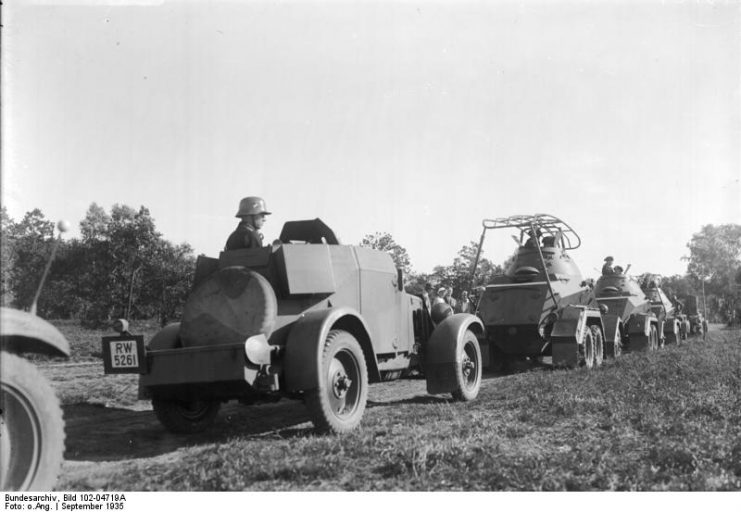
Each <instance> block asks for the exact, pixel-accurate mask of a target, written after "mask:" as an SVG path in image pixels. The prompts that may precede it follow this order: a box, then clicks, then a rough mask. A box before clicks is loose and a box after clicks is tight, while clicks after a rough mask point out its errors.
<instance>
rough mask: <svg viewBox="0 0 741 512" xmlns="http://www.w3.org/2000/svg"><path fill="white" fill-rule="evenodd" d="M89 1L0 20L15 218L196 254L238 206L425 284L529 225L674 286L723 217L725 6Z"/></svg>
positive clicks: (735, 74)
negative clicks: (516, 225)
mask: <svg viewBox="0 0 741 512" xmlns="http://www.w3.org/2000/svg"><path fill="white" fill-rule="evenodd" d="M103 3H106V2H94V3H93V2H91V1H84V0H83V1H80V0H76V1H70V2H64V1H56V2H54V1H47V0H44V1H30V0H14V1H12V2H6V3H5V4H4V5H3V25H4V28H3V34H2V35H3V40H2V67H3V69H2V77H3V84H2V85H3V89H2V99H3V105H2V107H3V108H2V143H3V147H2V203H3V205H5V206H6V207H7V208H8V211H9V213H10V215H11V217H13V218H14V219H16V220H19V219H20V218H22V216H23V214H24V213H25V212H27V211H29V210H31V209H33V208H40V209H41V210H42V211H43V212H44V214H45V215H46V217H47V218H49V219H52V220H56V219H59V218H65V219H68V220H69V221H70V222H72V223H73V225H74V226H75V228H76V229H75V230H74V232H73V233H72V234H73V236H78V235H79V231H78V229H77V227H78V225H79V222H80V220H82V218H83V216H84V214H85V212H86V210H87V209H88V207H89V206H90V204H91V203H92V202H96V203H98V204H99V205H101V206H103V207H104V208H105V209H106V210H107V211H110V207H111V206H112V205H113V204H114V203H122V204H127V205H130V206H132V207H135V208H138V207H139V206H142V205H143V206H146V207H147V208H149V209H150V211H151V213H152V216H153V217H154V218H155V220H156V224H157V227H158V229H159V230H160V231H161V232H162V233H163V235H164V236H165V238H167V239H168V240H171V241H173V242H175V243H180V242H188V243H189V244H191V245H192V246H193V247H194V249H195V251H196V253H206V254H209V255H216V254H218V252H219V251H220V250H221V249H222V248H223V245H224V242H225V240H226V238H227V236H228V235H229V233H230V232H231V231H232V230H233V229H234V227H235V225H236V219H235V218H234V214H235V213H236V210H237V205H238V203H239V200H240V199H241V198H242V197H243V196H248V195H259V196H262V197H264V198H265V199H266V201H267V205H268V207H269V209H271V210H272V211H273V212H274V214H273V215H272V216H271V217H270V218H269V220H268V223H267V225H266V227H265V229H264V231H265V237H266V240H272V239H274V238H276V237H277V236H278V234H279V232H280V228H281V226H282V224H283V222H285V221H287V220H295V219H308V218H314V217H319V218H321V219H322V220H324V221H325V222H326V223H327V224H328V225H330V226H331V227H332V228H333V229H334V230H335V232H336V234H337V235H338V236H339V237H340V239H341V241H342V242H344V243H358V242H359V241H360V240H361V239H362V237H363V236H364V235H366V234H368V233H373V232H376V231H387V232H389V233H391V234H392V235H393V237H394V238H395V239H396V241H397V242H399V243H400V244H401V245H402V246H404V247H406V248H407V250H408V252H409V254H410V257H411V260H412V265H413V267H414V269H415V270H418V271H425V272H426V271H430V270H431V269H432V267H433V266H434V265H437V264H449V263H450V262H452V259H453V258H454V257H455V255H456V253H457V251H458V250H459V249H460V248H461V247H462V246H463V245H465V244H467V243H468V242H469V241H471V240H477V239H478V237H479V235H480V232H481V220H482V219H483V218H493V217H502V216H509V215H514V214H527V213H537V212H545V213H550V214H553V215H556V216H558V217H561V218H562V219H564V220H565V221H566V222H567V223H569V224H570V225H571V226H572V227H573V228H574V229H575V230H576V231H577V232H578V233H579V234H580V235H581V238H582V247H581V248H579V249H577V250H576V251H575V252H573V253H572V256H573V257H574V258H575V260H576V261H577V263H578V264H579V266H580V267H581V270H582V272H583V273H584V274H585V276H594V275H595V274H596V270H595V269H596V268H599V267H600V266H601V264H602V259H603V257H604V256H605V255H607V254H610V255H612V256H614V257H615V259H616V263H617V264H621V265H623V266H625V265H626V264H628V263H631V264H632V269H633V270H634V271H635V272H645V271H652V272H657V273H661V274H665V275H671V274H675V273H683V272H684V270H685V268H686V264H685V263H684V262H683V261H681V259H680V258H681V257H682V256H683V255H686V254H687V250H686V247H685V245H686V243H687V242H688V241H689V239H690V238H691V236H692V234H693V233H695V232H697V231H699V230H700V228H701V226H702V225H704V224H722V223H730V222H733V223H741V188H740V185H739V178H741V143H740V141H741V101H740V92H741V87H740V85H741V84H740V80H741V78H740V77H741V36H740V34H741V23H740V21H741V16H740V7H739V6H741V3H739V2H724V1H684V2H681V1H677V2H672V1H665V2H661V1H652V2H649V1H640V2H638V1H636V2H622V1H621V2H617V1H616V2H587V1H571V2H535V1H512V2H452V1H449V2H436V3H432V2H423V1H419V2H414V1H406V2H373V1H365V2H326V1H322V2H305V1H302V2H273V1H271V2H268V1H261V2H225V1H212V2H186V1H172V2H164V3H163V2H148V1H144V0H138V1H135V2H122V1H115V2H107V4H108V5H101V4H103ZM508 235H509V234H507V235H505V236H501V237H498V238H495V239H494V240H493V241H492V242H493V243H492V244H490V245H489V246H488V247H487V253H486V256H488V257H489V258H491V259H492V260H494V261H495V262H501V261H503V260H504V259H505V258H506V257H507V256H508V255H509V254H510V253H511V252H512V250H513V249H514V244H513V243H512V241H511V239H510V238H509V236H508Z"/></svg>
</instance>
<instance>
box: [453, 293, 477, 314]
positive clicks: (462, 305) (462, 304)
mask: <svg viewBox="0 0 741 512" xmlns="http://www.w3.org/2000/svg"><path fill="white" fill-rule="evenodd" d="M472 309H473V305H472V304H471V301H470V300H469V299H468V292H467V291H466V290H463V291H462V292H461V300H459V301H458V305H457V307H456V308H455V312H456V313H470V312H471V310H472Z"/></svg>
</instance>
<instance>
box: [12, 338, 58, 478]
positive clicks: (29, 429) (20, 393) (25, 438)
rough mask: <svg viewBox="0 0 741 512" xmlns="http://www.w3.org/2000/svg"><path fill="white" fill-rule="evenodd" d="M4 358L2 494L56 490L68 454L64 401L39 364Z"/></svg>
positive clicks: (20, 359)
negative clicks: (61, 468) (42, 373)
mask: <svg viewBox="0 0 741 512" xmlns="http://www.w3.org/2000/svg"><path fill="white" fill-rule="evenodd" d="M0 357H1V359H0V365H1V366H2V372H0V375H1V376H2V379H1V380H0V490H3V491H50V490H51V489H52V488H53V487H54V483H55V482H56V480H57V475H58V474H59V470H60V467H61V465H62V455H63V453H64V420H63V418H62V410H61V408H60V407H59V400H58V399H57V397H56V395H55V393H54V390H53V389H52V387H51V386H50V385H49V383H48V382H47V380H46V379H45V378H44V377H43V376H42V375H41V373H39V371H38V369H37V368H36V367H35V366H34V365H33V364H31V363H29V362H28V361H27V360H25V359H23V358H22V357H19V356H16V355H15V354H9V353H7V352H2V354H1V355H0Z"/></svg>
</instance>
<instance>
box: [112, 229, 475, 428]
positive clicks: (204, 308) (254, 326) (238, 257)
mask: <svg viewBox="0 0 741 512" xmlns="http://www.w3.org/2000/svg"><path fill="white" fill-rule="evenodd" d="M118 330H119V331H120V332H121V334H120V335H119V336H111V337H105V338H104V339H103V355H104V364H105V371H106V373H139V374H140V378H139V392H140V393H139V397H140V398H141V399H151V400H152V405H153V408H154V411H155V413H156V414H157V417H158V418H159V420H160V421H161V423H162V424H164V425H165V426H166V427H167V428H169V429H170V430H172V431H175V432H186V433H188V432H197V431H200V430H203V429H205V428H207V427H208V426H209V424H210V423H211V422H212V421H213V420H214V418H215V416H216V414H217V411H218V409H219V405H220V404H221V403H222V402H225V401H228V400H232V399H236V400H240V401H242V402H243V403H247V404H250V403H255V402H259V401H265V400H275V399H278V398H280V397H282V396H287V397H289V398H298V399H302V400H303V401H304V402H305V404H306V406H307V408H308V411H309V415H310V417H311V419H312V421H313V423H314V424H315V426H316V427H317V429H319V430H320V431H334V432H346V431H349V430H351V429H353V428H354V427H355V426H357V425H358V423H359V422H360V420H361V418H362V415H363V411H364V410H365V405H366V400H367V394H368V384H369V383H373V382H379V381H382V380H391V379H394V378H398V377H399V376H401V375H402V374H403V373H405V372H407V371H409V370H410V368H411V367H412V364H413V361H416V360H420V361H421V362H422V366H423V371H424V375H425V378H426V380H427V390H428V392H429V393H433V394H437V393H452V395H453V397H454V398H455V399H458V400H463V401H466V400H472V399H473V398H475V397H476V395H477V394H478V390H479V387H480V383H481V372H482V365H481V349H480V347H479V343H478V340H477V337H476V336H477V335H481V334H482V333H483V325H482V324H481V322H480V320H479V319H478V318H476V317H475V316H474V315H470V314H457V315H452V316H450V317H448V318H445V319H444V320H443V321H441V322H440V323H439V324H437V325H433V323H432V322H431V319H430V313H429V311H428V310H427V308H426V307H425V304H424V303H423V301H422V299H421V298H420V297H417V296H414V295H410V294H408V293H406V292H405V291H404V290H403V276H402V274H401V271H400V270H397V269H396V268H395V266H394V263H393V260H392V259H391V256H390V255H389V254H388V253H385V252H381V251H376V250H373V249H370V248H366V247H356V246H348V245H340V244H339V242H338V240H337V238H336V237H335V235H334V233H333V232H332V230H331V229H330V228H329V227H328V226H326V225H325V224H324V223H323V222H322V221H321V220H319V219H315V220H308V221H293V222H287V223H286V224H285V225H284V226H283V230H282V232H281V235H280V243H276V244H273V246H272V247H264V248H258V249H242V250H236V251H228V252H222V253H221V254H220V256H219V258H206V257H199V259H198V262H197V268H196V275H195V284H194V289H193V292H192V293H191V295H190V297H189V298H188V300H187V302H186V304H185V306H184V311H183V316H182V321H181V322H180V323H175V324H171V325H169V326H166V327H165V328H164V329H162V330H161V331H160V332H158V333H157V334H156V335H155V336H154V337H153V338H152V339H151V340H150V341H149V343H148V344H146V346H145V344H144V340H143V339H142V337H141V336H133V335H131V334H129V333H128V332H126V329H125V326H124V325H123V323H121V324H120V325H119V329H118Z"/></svg>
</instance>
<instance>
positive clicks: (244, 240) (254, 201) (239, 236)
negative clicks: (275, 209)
mask: <svg viewBox="0 0 741 512" xmlns="http://www.w3.org/2000/svg"><path fill="white" fill-rule="evenodd" d="M270 214H271V212H269V211H267V209H266V208H265V200H264V199H262V198H261V197H245V198H244V199H242V200H241V201H240V202H239V211H237V215H235V217H238V218H239V219H241V220H240V222H239V225H237V229H235V230H234V232H233V233H232V234H231V235H229V238H228V239H227V241H226V247H224V250H225V251H235V250H237V249H254V248H259V247H262V238H263V237H262V233H260V229H261V228H262V227H263V225H264V224H265V217H266V216H268V215H270Z"/></svg>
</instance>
